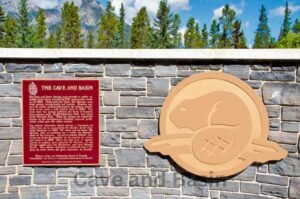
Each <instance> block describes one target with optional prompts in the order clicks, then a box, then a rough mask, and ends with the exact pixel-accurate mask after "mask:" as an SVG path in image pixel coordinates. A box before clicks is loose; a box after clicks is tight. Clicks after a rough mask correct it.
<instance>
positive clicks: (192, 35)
mask: <svg viewBox="0 0 300 199" xmlns="http://www.w3.org/2000/svg"><path fill="white" fill-rule="evenodd" d="M184 46H185V47H186V48H201V47H202V39H201V33H200V30H199V25H198V23H196V21H195V18H190V19H189V20H188V22H187V25H186V31H185V33H184Z"/></svg>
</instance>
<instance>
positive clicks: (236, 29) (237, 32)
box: [233, 20, 246, 48]
mask: <svg viewBox="0 0 300 199" xmlns="http://www.w3.org/2000/svg"><path fill="white" fill-rule="evenodd" d="M241 25H242V23H241V21H239V20H236V21H235V22H234V24H233V48H246V41H245V36H244V32H243V31H242V30H241Z"/></svg>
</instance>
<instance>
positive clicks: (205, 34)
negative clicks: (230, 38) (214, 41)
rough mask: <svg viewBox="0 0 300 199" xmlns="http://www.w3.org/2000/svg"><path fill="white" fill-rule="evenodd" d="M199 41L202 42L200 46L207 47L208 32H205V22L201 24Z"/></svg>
mask: <svg viewBox="0 0 300 199" xmlns="http://www.w3.org/2000/svg"><path fill="white" fill-rule="evenodd" d="M201 43H202V46H201V47H202V48H207V47H208V32H207V26H206V24H204V25H203V28H202V30H201Z"/></svg>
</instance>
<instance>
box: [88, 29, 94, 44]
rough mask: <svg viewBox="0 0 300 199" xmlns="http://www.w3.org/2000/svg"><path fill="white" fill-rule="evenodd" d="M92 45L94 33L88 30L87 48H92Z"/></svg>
mask: <svg viewBox="0 0 300 199" xmlns="http://www.w3.org/2000/svg"><path fill="white" fill-rule="evenodd" d="M94 47H95V38H94V33H93V32H92V31H89V35H88V42H87V48H94Z"/></svg>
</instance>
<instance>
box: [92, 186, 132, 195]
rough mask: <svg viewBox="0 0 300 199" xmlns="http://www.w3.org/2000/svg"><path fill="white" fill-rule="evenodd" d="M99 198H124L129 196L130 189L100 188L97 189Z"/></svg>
mask: <svg viewBox="0 0 300 199" xmlns="http://www.w3.org/2000/svg"><path fill="white" fill-rule="evenodd" d="M97 192H98V196H114V197H118V196H120V197H122V196H128V195H129V188H128V187H99V188H98V189H97Z"/></svg>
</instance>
